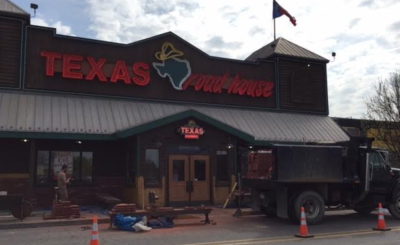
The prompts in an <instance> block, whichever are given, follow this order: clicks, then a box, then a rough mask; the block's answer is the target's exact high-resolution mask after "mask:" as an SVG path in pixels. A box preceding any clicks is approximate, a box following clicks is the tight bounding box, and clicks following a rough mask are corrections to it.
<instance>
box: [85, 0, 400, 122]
mask: <svg viewBox="0 0 400 245" xmlns="http://www.w3.org/2000/svg"><path fill="white" fill-rule="evenodd" d="M279 3H280V4H281V6H283V7H284V8H286V10H288V11H289V12H290V13H291V14H292V15H293V16H295V17H296V19H297V23H298V25H297V26H296V27H293V26H292V25H291V24H290V22H289V20H288V19H287V17H286V16H282V17H281V18H278V19H276V27H277V36H278V37H279V36H283V37H284V38H286V39H288V40H290V41H292V42H294V43H296V44H298V45H300V46H303V47H305V48H307V49H309V50H311V51H313V52H315V53H317V54H319V55H322V56H324V57H326V58H330V54H331V52H332V51H335V52H336V53H337V57H336V60H335V61H334V62H331V63H329V64H328V66H327V70H328V88H329V102H330V114H331V115H332V116H343V117H362V115H363V113H365V112H366V108H365V100H366V99H367V98H368V97H369V96H371V95H372V93H373V90H374V85H375V84H376V82H377V81H379V79H384V78H385V77H386V76H387V75H388V74H389V73H390V72H393V71H395V70H397V69H399V68H400V55H399V50H398V48H400V22H399V21H398V17H397V16H398V10H399V9H400V2H399V1H394V0H386V1H385V2H384V3H383V2H382V3H379V4H378V3H377V1H369V0H355V1H348V0H336V1H320V0H308V1H289V0H280V1H279ZM88 5H89V11H88V13H90V16H89V18H90V19H91V26H90V28H91V30H92V31H94V33H96V37H95V38H98V39H102V40H107V41H115V42H122V43H130V42H133V41H137V40H141V39H144V38H147V37H151V36H154V35H157V34H161V33H164V32H167V31H173V32H175V33H176V34H177V35H179V36H181V37H182V38H184V39H186V40H187V41H188V42H190V43H192V44H193V45H195V46H196V47H198V48H200V49H201V50H203V51H205V52H206V53H208V54H210V55H216V56H224V57H227V58H236V59H244V58H246V57H247V56H248V55H250V54H251V53H252V52H254V51H255V50H257V49H259V48H260V47H262V46H264V45H265V44H267V43H268V42H270V41H272V38H273V21H272V1H265V0H252V1H251V2H248V1H243V0H230V1H222V0H220V1H213V0H202V1H189V0H148V1H143V0H88Z"/></svg>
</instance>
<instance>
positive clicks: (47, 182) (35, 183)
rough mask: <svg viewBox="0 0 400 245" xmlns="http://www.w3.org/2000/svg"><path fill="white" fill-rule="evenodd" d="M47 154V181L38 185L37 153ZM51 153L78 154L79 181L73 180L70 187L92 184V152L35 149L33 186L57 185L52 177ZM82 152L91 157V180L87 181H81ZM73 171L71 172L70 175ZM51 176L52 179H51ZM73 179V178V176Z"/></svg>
mask: <svg viewBox="0 0 400 245" xmlns="http://www.w3.org/2000/svg"><path fill="white" fill-rule="evenodd" d="M41 151H42V152H47V154H48V162H47V170H48V171H47V181H46V182H45V183H39V182H38V171H37V170H38V164H39V161H38V160H39V159H38V155H39V152H41ZM53 152H77V153H78V154H79V163H78V165H79V170H78V173H79V179H78V180H77V179H75V180H74V181H72V182H71V185H72V186H90V185H93V184H94V151H90V150H71V149H36V154H35V170H34V174H35V175H34V185H35V186H50V185H55V184H57V182H56V180H55V177H54V176H53V171H54V170H53V166H52V154H53ZM84 152H88V153H91V155H92V169H91V180H90V182H89V181H83V179H82V156H83V153H84ZM73 173H74V171H73V170H72V174H73ZM52 176H53V177H52ZM74 177H75V176H74Z"/></svg>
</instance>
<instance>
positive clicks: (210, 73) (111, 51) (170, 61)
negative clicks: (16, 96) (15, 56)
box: [25, 26, 277, 108]
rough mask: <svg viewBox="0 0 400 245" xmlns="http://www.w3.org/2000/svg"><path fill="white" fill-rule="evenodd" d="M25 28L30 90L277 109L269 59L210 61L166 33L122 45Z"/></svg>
mask: <svg viewBox="0 0 400 245" xmlns="http://www.w3.org/2000/svg"><path fill="white" fill-rule="evenodd" d="M27 29H28V31H27V32H28V34H27V36H28V39H27V60H29V62H28V63H27V67H26V76H25V77H26V81H25V88H27V89H35V90H38V89H42V90H47V91H48V90H52V91H62V92H72V93H83V94H100V95H110V96H122V97H129V98H135V99H143V100H156V101H176V102H190V103H196V104H198V103H200V104H208V105H213V104H219V105H230V106H240V107H258V108H260V107H261V108H276V97H277V96H276V92H277V89H276V84H275V65H274V63H273V62H272V61H262V62H252V61H242V60H233V59H225V58H219V57H212V56H209V55H207V54H206V53H204V52H203V51H201V50H199V49H197V48H196V47H194V46H193V45H191V44H190V43H188V42H186V41H185V40H183V39H182V38H180V37H178V36H176V35H175V34H173V33H171V32H170V33H165V34H162V35H158V36H155V37H152V38H149V39H146V40H142V41H138V42H135V43H132V44H127V45H125V44H118V43H109V42H101V41H95V40H88V39H83V38H75V37H67V36H59V35H57V34H55V33H54V32H53V31H54V29H48V28H43V27H40V28H38V27H34V26H29V27H28V28H27Z"/></svg>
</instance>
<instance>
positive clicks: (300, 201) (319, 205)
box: [293, 191, 325, 225]
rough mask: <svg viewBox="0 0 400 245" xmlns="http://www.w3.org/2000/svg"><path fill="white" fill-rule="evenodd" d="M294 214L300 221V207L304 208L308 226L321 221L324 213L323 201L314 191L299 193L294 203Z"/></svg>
mask: <svg viewBox="0 0 400 245" xmlns="http://www.w3.org/2000/svg"><path fill="white" fill-rule="evenodd" d="M293 207H294V214H295V218H296V219H297V220H300V212H301V207H304V210H305V213H306V218H307V223H308V224H310V225H313V224H317V223H319V222H321V221H322V218H323V217H324V213H325V202H324V199H323V198H322V197H321V195H320V194H318V193H317V192H315V191H305V192H302V193H300V194H299V195H298V196H297V197H296V199H295V201H294V205H293Z"/></svg>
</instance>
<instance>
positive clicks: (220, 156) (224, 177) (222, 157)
mask: <svg viewBox="0 0 400 245" xmlns="http://www.w3.org/2000/svg"><path fill="white" fill-rule="evenodd" d="M216 171H217V172H216V179H217V181H229V160H228V152H227V151H217V169H216Z"/></svg>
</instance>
